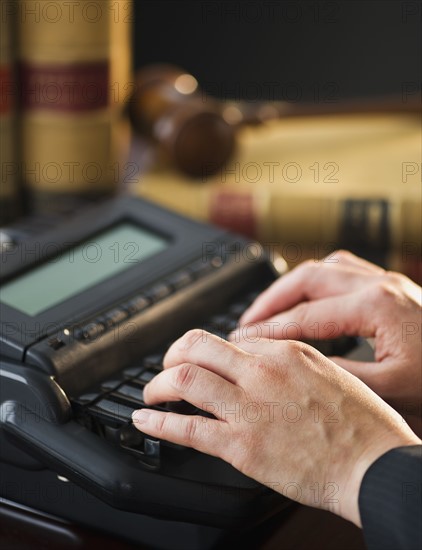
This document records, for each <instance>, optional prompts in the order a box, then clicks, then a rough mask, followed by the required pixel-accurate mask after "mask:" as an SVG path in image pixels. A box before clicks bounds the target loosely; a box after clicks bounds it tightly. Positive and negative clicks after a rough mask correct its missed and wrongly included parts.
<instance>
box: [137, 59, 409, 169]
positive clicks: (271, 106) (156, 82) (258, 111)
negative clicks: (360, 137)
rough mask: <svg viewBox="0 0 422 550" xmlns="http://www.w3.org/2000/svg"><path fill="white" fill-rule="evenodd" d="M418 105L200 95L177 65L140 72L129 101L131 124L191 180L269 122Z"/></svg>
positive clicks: (399, 109) (382, 100) (223, 159)
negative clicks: (242, 130)
mask: <svg viewBox="0 0 422 550" xmlns="http://www.w3.org/2000/svg"><path fill="white" fill-rule="evenodd" d="M419 109H420V104H418V103H417V102H415V101H409V102H408V103H407V104H405V105H404V104H403V102H402V101H399V100H398V98H397V97H385V98H375V99H372V98H369V99H368V98H367V99H362V98H358V99H353V100H348V101H339V102H337V103H334V104H331V103H329V104H321V105H315V104H313V103H289V102H287V101H258V102H247V101H228V102H227V101H222V100H218V99H216V98H212V97H211V96H209V95H207V94H206V93H205V92H203V91H201V90H200V88H199V85H198V81H197V80H196V78H195V77H194V76H192V75H191V74H189V73H188V72H186V71H184V70H183V69H182V68H180V67H177V66H175V65H165V64H163V65H150V66H147V67H144V68H142V69H140V70H139V71H138V72H137V76H136V81H135V91H134V94H133V96H132V98H131V101H130V102H129V116H130V119H131V121H132V125H133V127H134V129H135V130H136V131H138V132H139V133H140V134H141V135H142V136H143V137H144V138H146V139H149V140H151V141H152V142H154V143H155V144H156V145H157V146H158V148H159V150H160V152H161V153H162V154H163V155H164V156H165V157H166V158H167V159H168V161H169V162H170V163H171V164H172V165H173V166H174V167H176V168H177V169H179V170H180V171H182V172H184V173H185V174H188V175H190V176H192V177H201V176H207V175H210V174H213V173H215V172H218V171H219V170H220V169H221V168H222V167H223V166H224V164H226V163H227V161H228V160H229V159H230V157H231V156H232V155H233V153H234V150H235V145H236V132H237V130H238V128H239V127H241V126H244V125H257V124H261V123H263V122H266V121H268V120H271V119H278V118H287V117H301V116H315V115H317V116H318V115H336V114H354V113H361V114H362V113H391V112H409V113H415V112H418V111H419Z"/></svg>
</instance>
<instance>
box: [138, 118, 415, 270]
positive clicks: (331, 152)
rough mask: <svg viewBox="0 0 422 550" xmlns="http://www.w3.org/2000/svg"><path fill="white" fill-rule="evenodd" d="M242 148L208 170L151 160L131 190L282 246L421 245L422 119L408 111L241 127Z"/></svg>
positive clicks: (292, 250) (386, 250)
mask: <svg viewBox="0 0 422 550" xmlns="http://www.w3.org/2000/svg"><path fill="white" fill-rule="evenodd" d="M242 132H243V133H242V134H241V135H240V136H239V144H238V154H237V156H236V157H235V158H233V159H232V161H231V162H230V163H228V164H227V165H226V166H225V167H224V169H223V170H221V171H220V172H219V173H217V174H215V175H214V176H212V177H208V176H207V177H206V178H198V179H195V180H193V179H189V178H186V177H184V176H182V175H180V174H178V173H176V172H175V171H173V170H171V169H169V168H162V167H159V166H155V167H154V168H153V169H151V170H150V171H148V172H147V173H143V174H141V176H140V178H139V181H138V183H137V185H136V189H135V191H136V192H137V193H139V194H140V195H141V196H144V197H146V198H149V199H151V200H153V201H156V202H159V203H160V204H163V205H164V206H167V207H169V208H172V209H174V210H176V211H179V212H181V213H182V214H185V215H188V216H192V217H194V218H196V219H200V220H204V221H209V222H212V223H215V224H217V225H221V226H222V227H226V228H228V229H230V230H232V231H236V232H238V233H241V234H243V235H247V236H249V237H252V238H255V239H258V240H259V241H260V242H262V243H264V244H265V243H266V244H267V245H270V243H273V246H276V247H278V248H279V249H281V250H282V252H283V253H284V256H288V257H287V260H289V257H290V260H291V261H293V262H294V261H296V259H299V260H300V259H304V258H305V257H306V252H305V251H309V250H310V249H311V250H312V249H314V254H315V257H322V256H325V255H326V254H328V253H330V251H333V250H335V249H336V248H339V247H342V248H349V249H351V250H354V251H357V252H359V251H364V252H365V251H366V250H367V251H371V252H372V253H373V252H374V251H378V254H379V255H380V263H384V264H386V265H388V263H389V257H390V255H391V254H392V252H393V251H394V254H395V255H396V254H397V251H400V250H401V249H403V250H405V248H406V247H407V248H406V250H410V249H411V250H412V251H413V254H415V251H419V257H420V235H421V220H420V211H421V188H420V177H421V176H420V133H421V129H420V121H419V119H418V117H415V116H414V115H412V114H404V115H374V116H370V115H364V116H358V115H353V116H339V117H330V118H324V117H313V118H312V119H311V118H309V119H305V118H301V119H289V120H279V121H272V122H271V123H268V124H264V125H262V126H257V127H255V128H245V129H244V130H243V131H242Z"/></svg>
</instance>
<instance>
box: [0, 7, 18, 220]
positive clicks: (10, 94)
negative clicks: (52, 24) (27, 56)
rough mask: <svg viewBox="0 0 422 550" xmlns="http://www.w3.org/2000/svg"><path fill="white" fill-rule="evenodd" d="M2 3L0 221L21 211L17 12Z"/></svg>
mask: <svg viewBox="0 0 422 550" xmlns="http://www.w3.org/2000/svg"><path fill="white" fill-rule="evenodd" d="M10 7H11V6H7V5H5V4H3V5H2V8H3V9H2V10H1V13H0V90H1V94H0V152H1V155H0V156H1V179H0V225H4V224H7V223H9V222H11V221H12V220H13V219H14V218H16V217H17V216H18V215H19V214H20V201H19V178H18V169H17V136H16V81H15V78H16V71H15V48H14V42H13V32H12V31H13V29H14V28H15V23H16V13H15V11H14V10H13V9H9V8H10Z"/></svg>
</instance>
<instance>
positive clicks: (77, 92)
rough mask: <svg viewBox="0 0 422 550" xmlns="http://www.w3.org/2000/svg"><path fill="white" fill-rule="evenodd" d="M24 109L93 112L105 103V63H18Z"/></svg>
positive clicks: (106, 82) (106, 97) (107, 67)
mask: <svg viewBox="0 0 422 550" xmlns="http://www.w3.org/2000/svg"><path fill="white" fill-rule="evenodd" d="M20 72H21V86H22V87H21V104H22V107H23V108H24V109H31V110H38V109H39V110H46V109H47V110H53V111H65V112H79V111H94V110H97V109H103V108H105V107H107V105H108V103H109V102H108V94H109V89H108V88H109V85H108V84H109V63H108V61H98V62H95V63H72V64H67V65H64V64H27V63H22V65H21V71H20Z"/></svg>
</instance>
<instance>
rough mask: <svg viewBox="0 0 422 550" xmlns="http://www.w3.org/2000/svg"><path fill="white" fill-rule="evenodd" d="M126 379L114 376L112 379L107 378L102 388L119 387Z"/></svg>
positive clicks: (105, 389)
mask: <svg viewBox="0 0 422 550" xmlns="http://www.w3.org/2000/svg"><path fill="white" fill-rule="evenodd" d="M123 382H124V379H122V378H112V379H111V380H106V381H105V382H103V383H102V384H101V389H102V390H103V391H113V390H115V389H116V388H117V387H119V386H120V384H123Z"/></svg>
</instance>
